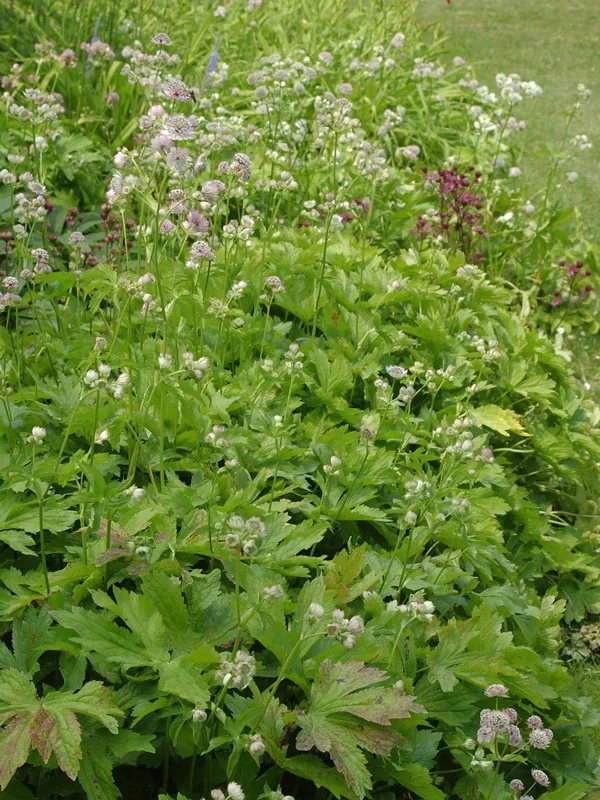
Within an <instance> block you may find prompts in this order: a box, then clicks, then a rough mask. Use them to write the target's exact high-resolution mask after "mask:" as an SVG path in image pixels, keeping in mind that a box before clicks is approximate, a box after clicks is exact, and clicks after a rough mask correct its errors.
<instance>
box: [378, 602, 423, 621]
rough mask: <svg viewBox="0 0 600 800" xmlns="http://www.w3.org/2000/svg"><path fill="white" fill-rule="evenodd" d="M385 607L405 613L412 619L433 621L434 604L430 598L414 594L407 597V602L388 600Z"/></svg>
mask: <svg viewBox="0 0 600 800" xmlns="http://www.w3.org/2000/svg"><path fill="white" fill-rule="evenodd" d="M385 607H386V609H387V610H388V611H397V612H398V613H399V614H407V615H408V616H410V617H411V618H412V619H422V620H425V622H433V615H434V613H435V606H434V604H433V603H432V602H431V600H423V599H422V598H420V597H414V596H413V597H411V598H410V599H409V601H408V603H398V601H397V600H390V601H389V602H388V603H386V606H385Z"/></svg>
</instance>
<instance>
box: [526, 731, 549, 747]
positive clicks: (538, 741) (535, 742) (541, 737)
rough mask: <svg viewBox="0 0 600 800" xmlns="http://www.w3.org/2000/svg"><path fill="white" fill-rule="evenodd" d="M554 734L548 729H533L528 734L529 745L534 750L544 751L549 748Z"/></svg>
mask: <svg viewBox="0 0 600 800" xmlns="http://www.w3.org/2000/svg"><path fill="white" fill-rule="evenodd" d="M552 739H554V734H553V733H552V731H551V730H550V729H549V728H534V729H533V730H532V731H531V733H530V734H529V744H530V745H531V746H532V747H535V748H536V750H546V749H547V748H548V747H550V744H551V743H552Z"/></svg>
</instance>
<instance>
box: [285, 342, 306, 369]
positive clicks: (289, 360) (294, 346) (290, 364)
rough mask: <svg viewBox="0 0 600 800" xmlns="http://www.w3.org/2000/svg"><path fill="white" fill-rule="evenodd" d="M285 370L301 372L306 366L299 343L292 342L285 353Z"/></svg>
mask: <svg viewBox="0 0 600 800" xmlns="http://www.w3.org/2000/svg"><path fill="white" fill-rule="evenodd" d="M285 359H286V360H285V368H286V369H287V370H289V371H290V372H293V371H294V370H300V369H302V367H303V366H304V363H303V362H304V353H303V352H302V350H300V345H299V344H298V343H297V342H292V343H291V344H290V346H289V347H288V349H287V352H286V353H285Z"/></svg>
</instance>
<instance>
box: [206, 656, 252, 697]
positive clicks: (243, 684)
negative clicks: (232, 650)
mask: <svg viewBox="0 0 600 800" xmlns="http://www.w3.org/2000/svg"><path fill="white" fill-rule="evenodd" d="M255 675H256V659H255V658H254V656H252V655H250V653H248V652H247V651H246V650H238V651H237V653H236V654H235V656H233V658H231V655H230V654H228V653H222V654H221V663H220V665H219V668H218V669H217V671H216V674H215V676H216V678H217V680H218V681H220V683H222V684H223V686H230V687H232V688H233V689H246V688H247V687H248V686H250V683H251V682H252V679H253V678H254V676H255Z"/></svg>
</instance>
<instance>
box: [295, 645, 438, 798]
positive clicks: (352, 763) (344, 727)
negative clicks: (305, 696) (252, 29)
mask: <svg viewBox="0 0 600 800" xmlns="http://www.w3.org/2000/svg"><path fill="white" fill-rule="evenodd" d="M387 678H388V676H387V674H386V673H385V672H383V671H382V670H379V669H375V668H374V667H365V665H364V663H363V662H361V661H348V662H346V663H345V664H342V663H336V662H333V661H324V662H323V663H322V664H321V667H320V674H319V676H318V678H317V680H316V681H315V683H314V684H313V688H312V691H311V700H310V705H309V708H308V710H307V711H301V712H298V714H297V723H298V725H299V726H300V728H302V732H301V733H300V735H299V736H298V739H297V742H296V746H297V748H298V750H310V749H312V748H313V747H316V749H317V750H319V751H320V752H321V753H329V755H330V756H331V758H332V760H333V763H334V764H335V766H336V767H337V768H338V770H339V771H340V772H341V773H342V774H343V776H344V777H345V779H346V781H347V783H348V786H350V788H351V789H353V790H354V791H355V792H356V793H357V794H358V795H359V796H360V797H364V796H365V794H366V793H367V792H368V791H369V790H370V789H371V777H370V775H369V772H368V770H367V766H366V764H367V759H366V757H365V755H364V753H362V752H361V751H362V750H368V751H369V752H371V753H377V754H379V755H389V753H390V751H391V750H392V748H393V747H394V746H395V745H396V744H398V742H399V740H400V736H399V734H398V733H397V732H396V731H395V730H394V729H393V728H392V727H391V722H392V720H393V719H403V718H406V717H409V716H410V714H411V713H421V712H423V711H424V709H423V707H422V706H420V705H418V704H417V703H415V702H414V700H413V698H412V697H407V696H406V695H403V694H402V693H401V691H400V690H398V689H394V688H390V687H382V686H381V685H380V684H381V683H382V682H383V681H385V680H387Z"/></svg>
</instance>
